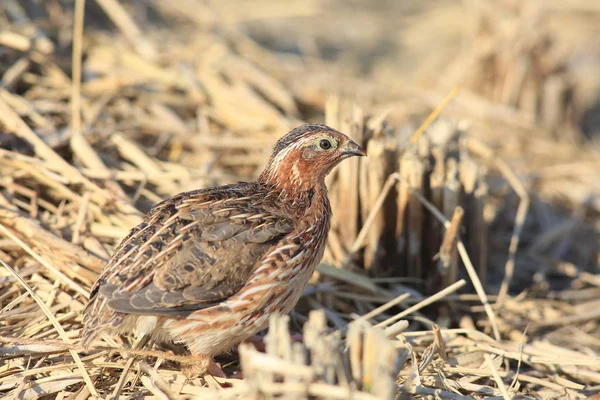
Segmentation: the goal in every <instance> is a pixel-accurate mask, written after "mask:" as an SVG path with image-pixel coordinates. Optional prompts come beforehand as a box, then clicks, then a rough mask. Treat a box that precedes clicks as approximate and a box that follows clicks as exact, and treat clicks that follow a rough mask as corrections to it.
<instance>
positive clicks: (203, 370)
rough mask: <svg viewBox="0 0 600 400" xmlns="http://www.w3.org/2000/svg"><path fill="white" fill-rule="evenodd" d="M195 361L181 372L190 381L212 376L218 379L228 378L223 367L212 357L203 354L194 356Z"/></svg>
mask: <svg viewBox="0 0 600 400" xmlns="http://www.w3.org/2000/svg"><path fill="white" fill-rule="evenodd" d="M192 358H193V361H191V362H190V363H189V364H188V365H187V366H185V367H184V368H183V369H182V371H181V372H183V374H184V375H185V376H186V378H188V379H193V378H196V377H201V376H204V375H207V374H208V375H212V376H216V377H218V378H226V377H227V375H226V374H225V372H223V370H222V369H221V367H220V366H219V365H218V364H217V363H216V362H215V360H213V358H212V357H210V356H207V355H201V354H194V355H193V356H192Z"/></svg>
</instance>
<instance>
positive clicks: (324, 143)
mask: <svg viewBox="0 0 600 400" xmlns="http://www.w3.org/2000/svg"><path fill="white" fill-rule="evenodd" d="M319 147H320V148H322V149H323V150H329V149H331V147H332V145H331V142H330V141H329V140H327V139H321V140H319Z"/></svg>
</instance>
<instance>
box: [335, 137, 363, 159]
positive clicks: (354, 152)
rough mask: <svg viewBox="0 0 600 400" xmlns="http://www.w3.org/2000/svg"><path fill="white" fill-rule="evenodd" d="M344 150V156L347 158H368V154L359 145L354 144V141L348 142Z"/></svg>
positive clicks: (343, 147)
mask: <svg viewBox="0 0 600 400" xmlns="http://www.w3.org/2000/svg"><path fill="white" fill-rule="evenodd" d="M341 150H342V154H344V155H345V156H348V157H351V156H361V157H363V156H366V155H367V152H366V151H365V150H364V149H363V148H362V147H360V146H359V145H358V144H356V142H354V141H353V140H349V141H348V142H346V144H344V145H343V146H342V148H341Z"/></svg>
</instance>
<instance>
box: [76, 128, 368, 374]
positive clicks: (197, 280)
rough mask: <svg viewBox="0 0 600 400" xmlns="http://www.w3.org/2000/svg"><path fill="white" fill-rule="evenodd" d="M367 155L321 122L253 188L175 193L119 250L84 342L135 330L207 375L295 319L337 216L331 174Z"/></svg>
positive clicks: (278, 156)
mask: <svg viewBox="0 0 600 400" xmlns="http://www.w3.org/2000/svg"><path fill="white" fill-rule="evenodd" d="M354 156H366V152H365V151H364V150H363V148H362V147H361V146H359V145H358V144H357V143H356V142H354V141H353V140H351V139H350V138H349V137H348V136H346V135H345V134H343V133H341V132H339V131H337V130H335V129H332V128H330V127H328V126H326V125H323V124H304V125H301V126H299V127H297V128H295V129H293V130H291V131H290V132H288V133H287V134H285V135H284V136H283V137H281V138H280V139H279V140H278V141H277V142H276V144H275V147H274V149H273V151H272V153H271V156H270V158H269V160H268V162H267V165H266V167H265V168H264V170H263V171H262V173H261V174H260V175H259V176H258V178H257V179H256V181H253V182H239V183H234V184H228V185H224V186H219V187H213V188H203V189H197V190H193V191H189V192H183V193H180V194H177V195H175V196H173V197H171V198H169V199H167V200H164V201H162V202H160V203H158V204H157V205H155V206H154V207H153V208H152V209H151V210H150V211H149V212H148V214H147V215H146V216H145V217H144V219H143V221H142V222H141V223H140V224H139V225H137V226H136V227H134V228H133V229H132V230H131V231H130V232H129V234H128V235H127V236H126V237H125V238H124V239H123V240H122V241H121V243H120V244H119V245H118V246H117V248H116V250H115V252H114V253H113V255H112V257H111V258H110V259H109V261H108V262H107V263H106V265H105V266H104V268H103V269H102V271H101V272H100V274H99V276H98V278H97V280H96V281H95V283H94V285H93V287H92V289H91V292H90V298H89V301H88V304H87V306H86V308H85V310H84V312H83V329H82V334H81V341H82V344H83V346H85V347H86V348H89V347H90V346H91V344H92V342H93V341H94V339H96V338H97V337H98V336H99V335H100V334H109V335H118V334H131V333H133V334H134V335H135V336H136V337H138V338H142V337H145V338H149V339H150V340H153V341H155V342H175V343H182V344H184V345H185V347H187V348H188V350H189V352H190V353H191V355H192V358H193V359H194V360H195V362H194V366H193V367H192V369H193V371H194V373H193V375H205V374H207V373H208V371H209V369H210V368H211V365H214V357H215V356H216V355H219V354H223V353H226V352H228V351H230V350H231V349H232V348H234V347H235V346H236V345H237V344H239V343H241V342H243V341H244V340H247V339H248V338H250V337H251V336H254V335H256V334H257V333H258V332H259V331H261V330H263V329H265V328H266V327H267V326H268V323H269V317H270V316H271V315H273V314H275V313H278V314H287V313H289V312H290V311H291V309H292V308H293V307H294V306H295V305H296V303H297V302H298V300H299V298H300V296H301V294H302V293H303V291H304V289H305V287H306V285H307V283H308V281H309V279H310V277H311V275H312V273H313V272H314V270H315V268H316V266H317V264H318V263H319V262H320V261H321V259H322V257H323V253H324V250H325V246H326V241H327V235H328V232H329V228H330V220H331V216H332V210H331V206H330V203H329V199H328V197H327V187H326V185H325V177H326V176H327V175H328V174H329V173H330V172H331V171H332V169H333V168H334V167H335V166H337V165H338V164H339V163H340V162H341V161H343V160H345V159H348V158H350V157H354Z"/></svg>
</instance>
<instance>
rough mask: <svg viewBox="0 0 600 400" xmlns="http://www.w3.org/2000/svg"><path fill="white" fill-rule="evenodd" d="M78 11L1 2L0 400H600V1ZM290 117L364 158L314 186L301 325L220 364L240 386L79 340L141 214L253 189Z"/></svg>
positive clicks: (162, 351) (295, 318) (165, 353)
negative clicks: (185, 194) (325, 218)
mask: <svg viewBox="0 0 600 400" xmlns="http://www.w3.org/2000/svg"><path fill="white" fill-rule="evenodd" d="M84 3H85V2H84V1H81V0H77V1H75V2H61V1H47V2H37V1H16V0H5V1H4V2H2V3H1V5H0V26H2V27H3V30H2V31H0V171H1V174H0V262H1V263H2V267H1V268H0V343H1V344H2V346H1V347H0V393H2V396H5V397H6V398H10V399H30V398H40V399H55V398H56V399H77V400H80V399H86V398H90V397H93V396H98V397H100V398H109V397H111V396H115V395H118V394H120V396H121V398H160V399H165V398H170V399H171V398H172V399H175V398H202V399H205V398H221V399H225V398H244V399H245V398H289V399H305V398H328V399H346V398H355V399H377V398H383V399H391V398H412V397H415V398H434V397H436V398H449V399H479V398H504V399H506V398H513V397H519V398H573V399H580V398H586V397H588V396H591V395H593V394H595V393H598V392H599V391H600V339H599V338H600V323H599V321H600V311H599V310H600V300H598V299H600V271H599V270H598V264H599V260H600V259H599V255H598V250H599V249H598V247H599V246H598V245H599V243H600V240H599V239H600V233H599V231H600V218H599V216H600V200H599V199H600V180H598V178H597V174H598V171H599V170H600V162H599V160H600V158H599V157H598V147H597V145H596V144H594V143H595V142H593V141H592V140H588V139H585V135H584V134H583V133H585V134H588V135H592V134H593V132H594V129H599V128H598V126H597V125H594V123H593V118H592V117H590V116H593V107H594V102H595V101H597V98H598V93H597V92H595V93H594V92H593V91H591V90H590V88H593V87H600V79H599V77H600V54H596V53H594V51H596V52H597V49H596V50H594V48H593V46H590V45H589V40H588V38H589V37H590V35H591V34H592V33H594V32H596V31H597V26H600V24H599V23H598V21H600V9H599V8H598V6H597V4H596V2H594V1H584V0H580V1H577V2H572V3H573V4H572V7H573V8H571V9H568V8H563V7H562V6H561V4H562V3H561V2H558V1H548V2H546V3H545V4H546V8H545V9H542V8H541V7H539V6H540V4H542V2H531V4H532V6H530V7H529V8H528V7H524V6H519V5H518V4H517V3H516V2H511V1H503V2H501V4H499V5H498V8H493V9H490V8H489V7H488V6H487V5H486V4H487V3H485V2H479V1H472V2H466V3H465V4H462V3H461V4H458V3H457V4H454V3H452V2H443V3H440V5H437V6H432V5H431V4H430V3H428V2H424V3H421V5H420V6H418V7H416V9H415V10H408V9H409V8H411V6H410V4H412V3H410V2H405V3H406V4H405V5H403V6H400V5H394V6H392V5H390V4H388V5H386V4H384V3H385V2H380V3H377V4H376V5H374V6H373V7H372V8H369V9H368V10H367V9H362V8H361V7H362V6H360V5H354V6H352V7H350V6H348V7H342V8H340V7H339V4H335V7H337V8H335V7H334V6H332V5H331V4H334V3H335V2H332V3H331V4H329V3H325V2H319V1H307V2H296V3H289V4H287V5H286V7H280V6H279V4H280V3H279V2H273V1H271V0H261V1H255V2H252V3H249V4H245V3H244V4H242V3H239V2H234V1H230V0H228V1H221V2H215V3H213V4H211V5H210V6H208V5H206V4H205V3H203V2H201V1H191V0H175V1H172V2H159V1H147V2H127V3H126V4H125V5H123V4H122V3H125V2H121V3H119V2H116V1H115V0H96V1H92V0H89V1H88V2H87V5H85V6H86V13H85V22H84V20H83V13H82V12H81V11H83V10H84V8H83V7H84ZM398 3H400V2H398ZM575 3H576V4H575ZM330 7H333V8H330ZM261 10H262V11H261ZM265 10H270V11H268V12H267V11H265ZM498 10H500V11H498ZM409 11H410V12H409ZM582 11H583V12H582ZM267 15H268V16H269V17H267ZM457 15H462V16H463V17H464V18H466V19H468V21H470V22H472V24H464V25H465V26H464V27H463V26H458V25H459V24H455V23H451V21H456V16H457ZM394 18H397V20H400V21H403V24H402V25H403V26H402V28H398V29H396V28H397V26H396V24H397V21H396V20H395V19H394ZM307 21H308V22H315V25H311V26H313V28H311V29H309V30H308V31H307V30H306V29H305V28H306V26H307V25H306V24H307ZM390 21H392V22H394V21H396V23H392V24H391V25H390ZM440 21H446V22H448V23H446V24H439V22H440ZM325 22H326V23H325ZM533 22H535V24H537V25H535V24H533ZM282 24H284V25H283V26H282ZM561 24H562V25H561ZM350 25H352V26H357V25H360V26H363V27H364V31H363V32H362V34H361V35H360V38H357V37H356V35H353V34H352V32H353V31H352V27H351V26H350ZM440 26H443V28H439V27H440ZM533 26H535V27H536V29H529V28H528V27H533ZM303 27H304V29H303ZM426 27H427V29H425V28H426ZM434 27H435V28H434ZM465 27H469V29H464V28H465ZM83 28H85V29H83ZM392 28H393V29H392ZM444 29H445V30H446V31H445V32H441V31H440V30H444ZM432 30H433V31H435V32H431V31H432ZM436 35H437V36H436ZM433 36H436V38H435V40H438V38H443V41H442V42H441V43H440V44H441V45H439V47H438V48H436V47H435V46H434V45H433V44H432V43H436V42H435V40H430V41H429V42H427V43H428V45H427V46H423V43H424V42H426V41H427V40H428V39H427V38H431V37H433ZM596 37H597V36H596ZM256 38H258V39H260V43H261V44H259V43H258V42H257V41H255V39H256ZM458 39H460V40H458ZM517 39H518V40H517ZM517 42H518V43H517ZM381 43H383V44H385V45H382V47H381V48H379V47H378V48H377V51H378V52H377V54H371V53H368V51H370V50H372V48H374V44H381ZM514 43H516V44H515V45H514V46H513V44H514ZM286 46H287V47H290V46H291V47H292V48H293V49H294V50H293V51H292V52H291V53H283V52H277V51H274V49H275V50H278V49H279V50H281V49H285V48H287V47H286ZM327 49H330V50H329V52H328V51H327ZM332 49H333V50H332ZM400 49H403V50H402V51H401V50H400ZM418 49H420V52H419V51H418ZM423 49H426V51H425V50H423ZM586 49H589V51H588V52H587V53H585V54H587V55H588V57H587V58H586V62H585V63H584V64H585V65H584V66H583V67H582V66H581V64H578V63H576V62H574V60H578V58H577V57H579V54H581V52H582V51H584V50H586ZM330 53H331V54H336V55H335V56H332V55H331V54H330ZM79 54H81V55H82V58H81V59H80V58H79V57H78V55H79ZM397 54H404V55H405V56H406V57H410V58H411V60H412V61H413V62H412V63H411V65H406V63H405V61H401V60H399V59H398V57H399V56H398V55H397ZM73 55H76V57H73ZM366 59H368V61H365V60H366ZM365 63H366V64H368V65H365ZM584 67H585V68H584ZM431 71H436V72H435V74H434V73H431ZM439 71H443V73H440V72H439ZM399 75H404V76H408V77H409V78H407V79H405V80H402V79H399V78H398V76H399ZM80 79H81V81H80ZM409 82H413V83H412V84H410V83H409ZM414 82H417V83H416V84H415V83H414ZM457 83H460V85H461V90H460V92H459V93H458V94H457V95H456V96H455V97H454V98H453V99H452V100H451V101H450V102H449V101H447V100H450V97H451V96H449V97H447V100H444V98H445V97H446V93H444V90H446V89H447V90H449V89H450V88H451V87H453V86H454V85H456V84H457ZM417 85H419V86H417ZM444 88H446V89H444ZM335 94H337V95H335ZM455 94H456V93H454V92H452V96H454V95H455ZM356 99H360V101H357V100H356ZM447 103H449V104H447ZM436 108H438V109H437V110H436ZM590 110H592V111H590ZM432 112H433V114H431V113H432ZM440 112H441V113H440ZM438 114H439V115H441V116H439V117H438V118H437V119H435V118H430V120H434V119H435V121H433V122H432V123H431V124H429V122H431V121H430V120H428V118H427V117H428V115H433V116H436V115H438ZM596 118H597V117H596ZM302 120H317V121H326V122H327V123H328V124H330V125H331V126H334V127H336V128H339V129H341V130H342V131H344V132H346V133H348V134H349V135H351V136H353V137H354V138H355V139H356V140H358V141H360V142H361V143H363V144H364V145H365V146H366V147H367V150H368V154H369V157H368V158H366V159H361V160H352V161H351V162H347V163H344V164H343V165H342V166H340V167H339V168H338V169H337V170H336V171H335V173H334V174H333V175H332V176H331V178H330V179H329V182H328V184H329V187H330V195H331V200H332V203H333V209H334V210H335V216H334V220H333V223H332V232H331V235H330V238H329V239H330V240H329V243H328V247H327V251H326V255H325V258H324V261H323V264H322V265H321V266H319V268H318V272H317V273H316V274H315V276H314V277H313V280H312V281H311V284H310V286H309V288H308V289H307V291H306V293H305V295H304V297H303V298H302V300H301V302H300V304H299V305H298V307H297V308H296V310H295V311H294V312H293V313H292V315H291V321H290V320H289V319H288V318H287V317H278V318H273V320H272V321H271V326H270V329H269V333H268V334H267V335H266V336H265V337H264V343H265V351H264V352H261V351H258V350H256V349H255V347H254V346H253V345H251V344H243V345H241V346H240V348H239V350H238V351H236V352H234V353H233V354H232V355H228V356H225V357H223V358H221V359H220V360H219V361H221V362H222V363H223V365H224V366H225V370H226V371H228V372H229V373H230V374H232V375H234V374H238V375H239V374H241V375H243V378H242V379H237V378H236V379H233V378H232V379H217V378H212V377H207V378H206V379H196V380H194V381H186V380H185V378H184V376H183V375H182V374H181V372H180V363H181V362H186V360H187V355H186V353H185V351H183V350H182V349H181V348H179V347H177V346H174V345H173V346H171V345H165V346H162V347H158V346H156V345H152V346H147V347H145V348H144V349H142V350H128V349H130V348H131V345H132V343H131V338H120V337H105V338H103V339H102V340H101V341H98V342H97V343H96V345H97V347H96V348H95V350H94V351H90V352H86V351H84V350H83V349H82V348H80V346H79V344H78V337H79V332H80V329H81V323H80V321H81V311H82V309H83V307H84V306H85V303H86V298H87V295H88V292H89V289H90V286H91V285H92V283H93V281H94V279H95V277H96V274H97V273H98V272H99V271H100V269H101V268H102V266H103V264H104V262H105V261H106V260H107V259H108V257H109V256H110V254H111V251H112V249H113V248H114V246H115V245H116V244H117V243H118V241H119V240H120V239H121V238H122V237H123V236H124V235H125V234H126V233H127V232H128V231H129V229H130V228H131V227H132V226H133V225H135V224H136V223H137V222H138V221H140V218H141V215H143V212H145V211H147V210H148V209H149V207H151V206H152V205H153V204H154V203H156V202H158V201H159V200H161V199H164V198H166V197H168V196H171V195H173V194H176V193H178V192H180V191H183V190H190V189H193V188H198V187H205V186H211V185H217V184H223V183H228V182H232V181H235V180H238V179H240V180H242V179H252V178H253V177H254V176H256V175H257V173H258V172H259V168H260V167H261V166H262V165H263V164H264V163H265V161H266V159H267V157H268V155H269V151H270V149H271V146H272V144H273V143H274V141H275V140H276V139H277V138H278V137H279V136H280V135H281V134H283V133H284V132H285V131H287V130H288V129H290V128H292V127H294V126H296V125H297V124H298V123H299V122H300V121H302ZM423 121H426V122H427V123H426V124H425V125H424V126H423V129H420V128H418V127H419V126H420V125H421V124H422V123H423ZM590 121H592V122H590ZM582 132H583V133H582ZM310 310H313V311H310ZM315 310H316V311H315ZM299 338H301V339H302V340H301V341H299V340H298V339H299Z"/></svg>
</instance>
